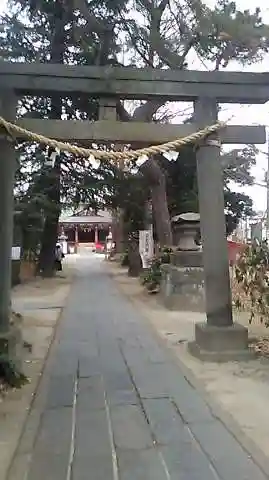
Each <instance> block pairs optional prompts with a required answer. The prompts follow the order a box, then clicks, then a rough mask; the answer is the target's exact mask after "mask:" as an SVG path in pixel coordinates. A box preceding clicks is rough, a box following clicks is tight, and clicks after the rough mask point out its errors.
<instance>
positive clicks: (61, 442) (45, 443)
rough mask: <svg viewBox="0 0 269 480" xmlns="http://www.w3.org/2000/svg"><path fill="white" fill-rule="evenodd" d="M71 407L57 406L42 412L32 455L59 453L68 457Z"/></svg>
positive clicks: (40, 455)
mask: <svg viewBox="0 0 269 480" xmlns="http://www.w3.org/2000/svg"><path fill="white" fill-rule="evenodd" d="M72 411H73V410H72V408H69V407H66V408H58V409H52V410H47V411H45V413H43V416H42V420H41V425H40V428H39V432H38V436H37V440H36V444H35V447H34V457H35V456H36V454H37V455H38V456H39V458H41V457H42V455H49V454H53V455H57V456H58V455H59V456H61V457H64V456H65V457H66V458H67V457H68V455H69V451H70V444H71V432H72Z"/></svg>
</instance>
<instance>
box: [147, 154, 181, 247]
mask: <svg viewBox="0 0 269 480" xmlns="http://www.w3.org/2000/svg"><path fill="white" fill-rule="evenodd" d="M140 169H141V171H142V173H143V175H145V176H146V177H147V179H148V181H149V183H150V187H151V199H152V209H153V215H154V220H155V225H156V230H157V237H158V241H159V243H160V245H161V247H164V246H168V247H170V246H172V245H173V234H172V228H171V221H170V215H169V210H168V205H167V196H166V181H165V176H164V174H163V172H162V169H161V167H160V166H159V164H158V162H157V158H156V160H154V159H153V158H150V159H149V160H147V162H145V163H144V164H143V165H142V166H141V167H140Z"/></svg>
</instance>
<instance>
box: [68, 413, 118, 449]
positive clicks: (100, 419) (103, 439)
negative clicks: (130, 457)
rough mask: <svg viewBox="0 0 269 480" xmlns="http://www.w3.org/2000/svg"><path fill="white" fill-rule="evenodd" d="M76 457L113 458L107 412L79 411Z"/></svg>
mask: <svg viewBox="0 0 269 480" xmlns="http://www.w3.org/2000/svg"><path fill="white" fill-rule="evenodd" d="M75 444H76V455H77V456H78V457H79V456H84V457H88V458H93V457H95V456H96V455H97V456H98V455H102V456H107V457H109V458H110V457H111V455H112V449H111V443H110V437H109V428H108V420H107V413H106V411H105V410H93V411H90V410H88V411H85V410H78V411H77V417H76V429H75Z"/></svg>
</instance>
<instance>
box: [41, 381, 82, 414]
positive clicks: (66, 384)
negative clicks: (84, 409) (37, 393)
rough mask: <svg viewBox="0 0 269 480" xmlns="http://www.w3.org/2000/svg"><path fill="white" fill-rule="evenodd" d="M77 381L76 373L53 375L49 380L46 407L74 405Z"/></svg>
mask: <svg viewBox="0 0 269 480" xmlns="http://www.w3.org/2000/svg"><path fill="white" fill-rule="evenodd" d="M75 381H76V377H75V375H65V374H63V375H53V376H52V377H51V378H50V382H49V390H48V397H47V405H46V407H47V408H62V407H72V405H73V403H74V396H75V391H74V390H75Z"/></svg>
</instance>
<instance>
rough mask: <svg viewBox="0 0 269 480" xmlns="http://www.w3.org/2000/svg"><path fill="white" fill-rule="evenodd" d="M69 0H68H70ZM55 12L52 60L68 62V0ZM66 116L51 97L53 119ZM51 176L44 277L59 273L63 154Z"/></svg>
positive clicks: (43, 248) (42, 260)
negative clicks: (66, 29) (66, 25)
mask: <svg viewBox="0 0 269 480" xmlns="http://www.w3.org/2000/svg"><path fill="white" fill-rule="evenodd" d="M66 1H68V0H66ZM55 9H56V11H55V16H54V18H53V19H52V21H51V24H52V25H53V27H54V33H53V37H52V41H51V55H50V62H51V63H60V64H62V63H64V53H65V24H66V12H67V8H66V7H65V1H64V0H63V1H62V2H58V4H57V7H56V5H55ZM61 116H62V99H61V97H59V95H58V94H55V95H53V96H52V97H51V112H50V115H49V117H50V118H51V119H54V120H55V119H61ZM49 177H50V182H51V184H50V187H49V186H47V199H48V201H49V202H50V204H51V206H52V209H51V211H50V212H49V213H48V214H47V215H46V218H45V223H44V228H43V234H42V240H41V251H40V259H39V269H40V271H41V273H42V276H44V277H51V276H53V275H54V273H55V266H54V265H55V246H56V242H57V237H58V223H59V216H60V212H61V208H60V196H61V158H60V156H59V157H57V158H56V161H55V164H54V166H53V167H52V170H51V175H49Z"/></svg>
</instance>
